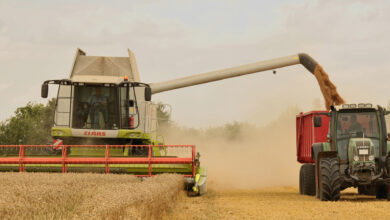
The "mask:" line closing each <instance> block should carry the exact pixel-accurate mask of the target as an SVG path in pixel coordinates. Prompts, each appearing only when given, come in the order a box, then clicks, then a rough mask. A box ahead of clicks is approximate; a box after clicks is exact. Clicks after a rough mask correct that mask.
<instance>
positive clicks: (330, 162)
mask: <svg viewBox="0 0 390 220" xmlns="http://www.w3.org/2000/svg"><path fill="white" fill-rule="evenodd" d="M319 168H320V169H319V175H318V177H319V187H320V199H321V201H337V200H339V199H340V173H339V172H340V171H339V170H340V168H339V160H338V158H321V159H320V167H319Z"/></svg>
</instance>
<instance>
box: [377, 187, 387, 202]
mask: <svg viewBox="0 0 390 220" xmlns="http://www.w3.org/2000/svg"><path fill="white" fill-rule="evenodd" d="M376 198H377V199H386V198H388V186H387V185H386V184H378V185H377V186H376Z"/></svg>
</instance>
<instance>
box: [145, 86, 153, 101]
mask: <svg viewBox="0 0 390 220" xmlns="http://www.w3.org/2000/svg"><path fill="white" fill-rule="evenodd" d="M151 100H152V89H151V88H150V87H145V101H151Z"/></svg>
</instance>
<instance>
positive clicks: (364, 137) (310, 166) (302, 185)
mask: <svg viewBox="0 0 390 220" xmlns="http://www.w3.org/2000/svg"><path fill="white" fill-rule="evenodd" d="M389 113H390V112H389V111H386V109H384V108H382V107H381V106H373V105H372V104H365V103H361V104H343V105H340V106H335V107H332V108H331V110H330V111H312V112H308V113H305V114H303V113H301V114H299V115H297V117H296V129H297V133H296V140H297V159H298V162H300V163H302V164H303V165H302V166H301V170H300V174H299V191H300V193H301V194H304V195H312V196H314V195H316V196H317V198H319V199H321V200H322V201H337V200H339V198H340V191H341V190H344V189H346V188H349V187H355V188H358V192H359V194H365V195H376V197H377V198H387V199H388V200H390V192H389V186H390V185H389V184H390V134H387V132H386V122H385V115H387V114H389Z"/></svg>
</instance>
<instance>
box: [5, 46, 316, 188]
mask: <svg viewBox="0 0 390 220" xmlns="http://www.w3.org/2000/svg"><path fill="white" fill-rule="evenodd" d="M128 53H129V57H100V56H86V54H85V52H83V51H82V50H80V49H78V50H77V52H76V57H75V60H74V63H73V67H72V71H71V73H70V77H69V78H68V79H62V80H47V81H45V82H44V83H43V85H42V89H41V94H42V97H43V98H46V97H47V96H48V85H49V84H57V85H59V88H58V93H57V103H56V110H55V118H54V126H53V128H52V130H51V134H52V137H53V139H54V144H51V145H2V146H1V145H0V169H1V170H2V171H19V172H25V171H27V172H64V173H66V172H104V173H131V174H135V175H137V176H139V177H149V176H152V175H155V174H160V173H179V174H183V175H184V177H185V189H187V190H188V193H189V195H201V194H203V193H205V192H206V190H207V188H206V178H207V173H206V169H205V168H203V167H201V166H200V161H199V157H200V155H199V153H196V150H195V146H192V145H164V141H163V139H162V137H161V136H160V135H159V132H158V123H157V121H158V119H157V108H156V107H157V106H156V105H155V104H153V103H152V102H151V96H152V94H156V93H160V92H164V91H169V90H173V89H178V88H183V87H188V86H193V85H197V84H203V83H207V82H212V81H217V80H222V79H226V78H231V77H237V76H242V75H246V74H251V73H256V72H262V71H266V70H273V69H276V68H281V67H285V66H290V65H295V64H303V65H304V66H305V67H306V68H307V69H308V70H309V71H310V72H311V73H314V70H315V68H316V66H317V63H316V62H315V61H314V60H313V59H312V58H311V57H310V56H308V55H306V54H297V55H292V56H287V57H282V58H277V59H272V60H268V61H262V62H256V63H252V64H247V65H242V66H237V67H232V68H228V69H223V70H218V71H213V72H209V73H203V74H198V75H193V76H189V77H184V78H180V79H176V80H171V81H166V82H160V83H151V84H146V83H142V82H141V79H140V77H139V74H138V69H137V65H136V62H135V58H134V55H133V53H132V52H131V51H130V50H128Z"/></svg>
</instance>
